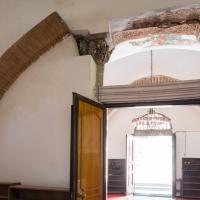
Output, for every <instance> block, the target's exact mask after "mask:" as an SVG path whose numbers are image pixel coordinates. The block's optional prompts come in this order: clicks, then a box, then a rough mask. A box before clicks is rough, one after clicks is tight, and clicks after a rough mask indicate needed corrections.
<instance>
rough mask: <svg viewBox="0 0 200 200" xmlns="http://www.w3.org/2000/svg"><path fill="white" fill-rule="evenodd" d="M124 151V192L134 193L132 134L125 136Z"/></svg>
mask: <svg viewBox="0 0 200 200" xmlns="http://www.w3.org/2000/svg"><path fill="white" fill-rule="evenodd" d="M126 153H127V172H126V173H127V178H126V193H127V194H133V193H134V136H132V135H127V136H126Z"/></svg>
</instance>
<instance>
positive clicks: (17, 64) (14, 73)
mask: <svg viewBox="0 0 200 200" xmlns="http://www.w3.org/2000/svg"><path fill="white" fill-rule="evenodd" d="M69 34H70V33H69V29H68V27H67V25H66V24H65V23H64V21H63V20H62V19H61V17H60V16H59V15H58V14H57V13H56V12H54V13H52V14H51V15H49V16H48V17H47V18H45V19H44V20H42V21H41V22H40V23H39V24H38V25H36V26H35V27H34V28H32V29H31V30H30V31H29V32H27V33H26V34H25V35H24V36H22V37H21V38H20V39H19V40H18V41H17V42H16V43H15V44H13V45H12V46H11V47H10V48H9V49H8V50H7V51H6V52H5V53H4V54H3V55H2V56H1V57H0V98H1V97H2V96H3V94H4V93H5V92H6V91H7V89H8V88H9V87H10V86H11V85H12V83H13V82H14V81H15V80H16V79H17V78H18V77H19V76H20V74H21V73H22V72H23V71H24V70H25V69H27V67H29V66H30V65H31V63H33V62H34V61H36V60H37V59H38V58H39V57H40V56H41V55H42V54H43V53H45V52H46V51H47V50H49V49H50V48H51V47H52V46H54V45H55V44H56V43H57V42H59V41H60V40H62V38H63V37H64V36H66V35H69Z"/></svg>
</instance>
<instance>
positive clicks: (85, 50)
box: [75, 33, 111, 65]
mask: <svg viewBox="0 0 200 200" xmlns="http://www.w3.org/2000/svg"><path fill="white" fill-rule="evenodd" d="M106 37H107V33H99V34H88V35H86V36H80V35H77V36H75V38H76V41H77V44H78V48H79V53H80V55H91V56H92V57H93V59H94V61H95V62H96V64H97V65H104V64H105V63H106V62H107V61H108V60H109V58H110V55H111V51H110V50H109V46H108V44H107V42H106Z"/></svg>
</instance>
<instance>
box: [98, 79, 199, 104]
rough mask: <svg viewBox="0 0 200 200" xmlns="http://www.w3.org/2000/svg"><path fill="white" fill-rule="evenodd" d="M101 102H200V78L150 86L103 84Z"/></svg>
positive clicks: (100, 92) (100, 89) (100, 91)
mask: <svg viewBox="0 0 200 200" xmlns="http://www.w3.org/2000/svg"><path fill="white" fill-rule="evenodd" d="M98 93H99V99H100V102H102V103H105V104H108V105H109V104H113V103H117V104H121V103H129V104H134V103H137V104H140V103H146V104H154V103H157V102H159V103H162V102H169V101H170V102H174V101H177V102H184V101H189V100H195V101H197V100H198V102H200V80H192V81H181V82H176V83H166V84H162V85H150V86H147V85H146V86H141V87H138V86H133V85H123V86H122V85H119V86H103V87H100V88H99V91H98Z"/></svg>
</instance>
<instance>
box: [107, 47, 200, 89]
mask: <svg viewBox="0 0 200 200" xmlns="http://www.w3.org/2000/svg"><path fill="white" fill-rule="evenodd" d="M114 53H115V50H114ZM119 53H120V51H119ZM199 55H200V51H199V50H197V49H189V48H182V47H176V46H175V47H169V48H164V47H163V48H162V47H160V48H156V49H153V59H152V61H153V62H152V63H153V75H165V76H170V77H173V78H177V79H179V80H192V79H200V56H199ZM115 56H116V55H115ZM150 75H151V52H150V49H144V50H143V51H140V52H137V53H135V52H134V53H132V54H129V55H123V56H122V57H121V58H119V59H114V60H113V61H110V62H108V63H107V64H106V65H105V70H104V85H105V86H106V85H107V86H108V85H127V84H131V83H133V82H134V81H135V80H138V79H141V78H144V77H148V76H150Z"/></svg>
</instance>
